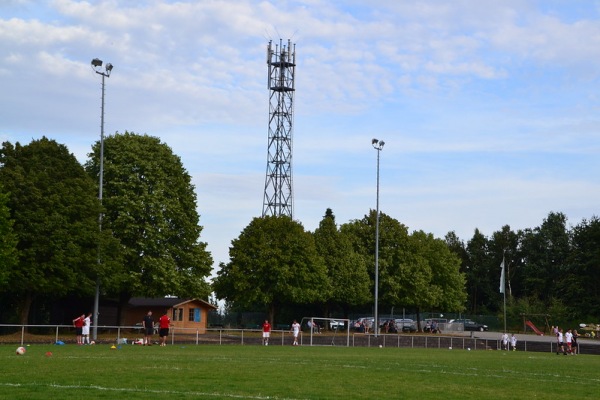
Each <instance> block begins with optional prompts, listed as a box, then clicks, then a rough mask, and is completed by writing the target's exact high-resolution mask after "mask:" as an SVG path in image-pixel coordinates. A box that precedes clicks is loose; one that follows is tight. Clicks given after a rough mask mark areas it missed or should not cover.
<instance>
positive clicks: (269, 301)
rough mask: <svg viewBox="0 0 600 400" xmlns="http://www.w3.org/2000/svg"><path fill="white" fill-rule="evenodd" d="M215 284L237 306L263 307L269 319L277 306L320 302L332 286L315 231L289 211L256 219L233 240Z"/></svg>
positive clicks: (272, 318)
mask: <svg viewBox="0 0 600 400" xmlns="http://www.w3.org/2000/svg"><path fill="white" fill-rule="evenodd" d="M229 258H230V261H229V263H227V264H224V263H221V265H220V270H219V272H218V273H217V277H216V278H215V279H214V285H213V288H214V290H215V293H216V295H217V297H218V298H220V299H224V300H226V301H227V302H228V303H232V304H235V306H236V307H248V308H252V307H256V306H263V307H265V311H267V312H268V313H269V319H270V320H271V321H273V322H274V321H275V314H276V312H277V310H278V308H279V307H280V306H281V305H294V304H313V303H318V302H322V301H324V300H325V299H326V298H327V296H328V294H329V292H330V290H331V289H330V285H329V279H328V277H327V269H326V267H325V263H324V261H323V259H322V258H321V257H320V256H319V254H318V253H317V248H316V246H315V241H314V238H313V236H312V235H311V234H310V233H308V232H306V231H305V230H304V227H303V226H302V224H300V223H299V222H297V221H293V220H292V219H291V218H289V217H287V216H265V217H261V218H254V219H253V220H252V221H251V222H250V224H249V225H248V226H247V227H246V228H245V229H244V230H243V231H242V233H241V234H240V236H239V237H238V238H237V239H234V240H233V241H232V242H231V247H230V249H229Z"/></svg>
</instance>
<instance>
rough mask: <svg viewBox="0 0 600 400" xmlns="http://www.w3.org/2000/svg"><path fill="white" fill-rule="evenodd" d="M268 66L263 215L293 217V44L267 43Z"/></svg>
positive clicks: (294, 46) (294, 65)
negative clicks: (267, 127) (265, 172)
mask: <svg viewBox="0 0 600 400" xmlns="http://www.w3.org/2000/svg"><path fill="white" fill-rule="evenodd" d="M267 65H268V69H269V80H268V88H269V138H268V150H267V174H266V177H265V194H264V198H263V212H262V215H263V217H264V216H266V215H273V216H280V215H287V216H289V217H290V218H294V213H293V202H294V201H293V200H294V192H293V185H292V182H293V181H292V149H293V146H292V144H293V142H292V131H293V122H294V92H295V90H296V89H295V86H294V78H295V75H296V45H295V44H294V45H293V47H292V43H291V41H290V40H289V39H288V41H287V45H285V44H284V43H283V41H282V40H281V39H280V40H279V45H277V44H275V45H273V42H272V41H269V45H268V46H267Z"/></svg>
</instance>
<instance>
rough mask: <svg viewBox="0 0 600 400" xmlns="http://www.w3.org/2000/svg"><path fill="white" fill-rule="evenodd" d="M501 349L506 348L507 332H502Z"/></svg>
mask: <svg viewBox="0 0 600 400" xmlns="http://www.w3.org/2000/svg"><path fill="white" fill-rule="evenodd" d="M502 349H503V350H508V333H506V332H504V333H503V334H502Z"/></svg>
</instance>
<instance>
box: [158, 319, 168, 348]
mask: <svg viewBox="0 0 600 400" xmlns="http://www.w3.org/2000/svg"><path fill="white" fill-rule="evenodd" d="M169 326H171V318H169V316H168V315H167V312H166V311H165V313H164V314H163V315H162V317H160V318H159V319H158V336H159V337H160V345H161V346H166V345H167V336H169Z"/></svg>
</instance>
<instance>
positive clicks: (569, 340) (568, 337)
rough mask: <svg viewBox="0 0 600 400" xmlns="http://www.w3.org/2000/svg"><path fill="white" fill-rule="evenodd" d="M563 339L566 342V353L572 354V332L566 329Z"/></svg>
mask: <svg viewBox="0 0 600 400" xmlns="http://www.w3.org/2000/svg"><path fill="white" fill-rule="evenodd" d="M565 341H566V342H567V353H569V354H571V355H572V354H573V348H572V347H571V345H572V344H573V334H572V333H571V330H570V329H568V330H567V333H565ZM565 354H566V353H565Z"/></svg>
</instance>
